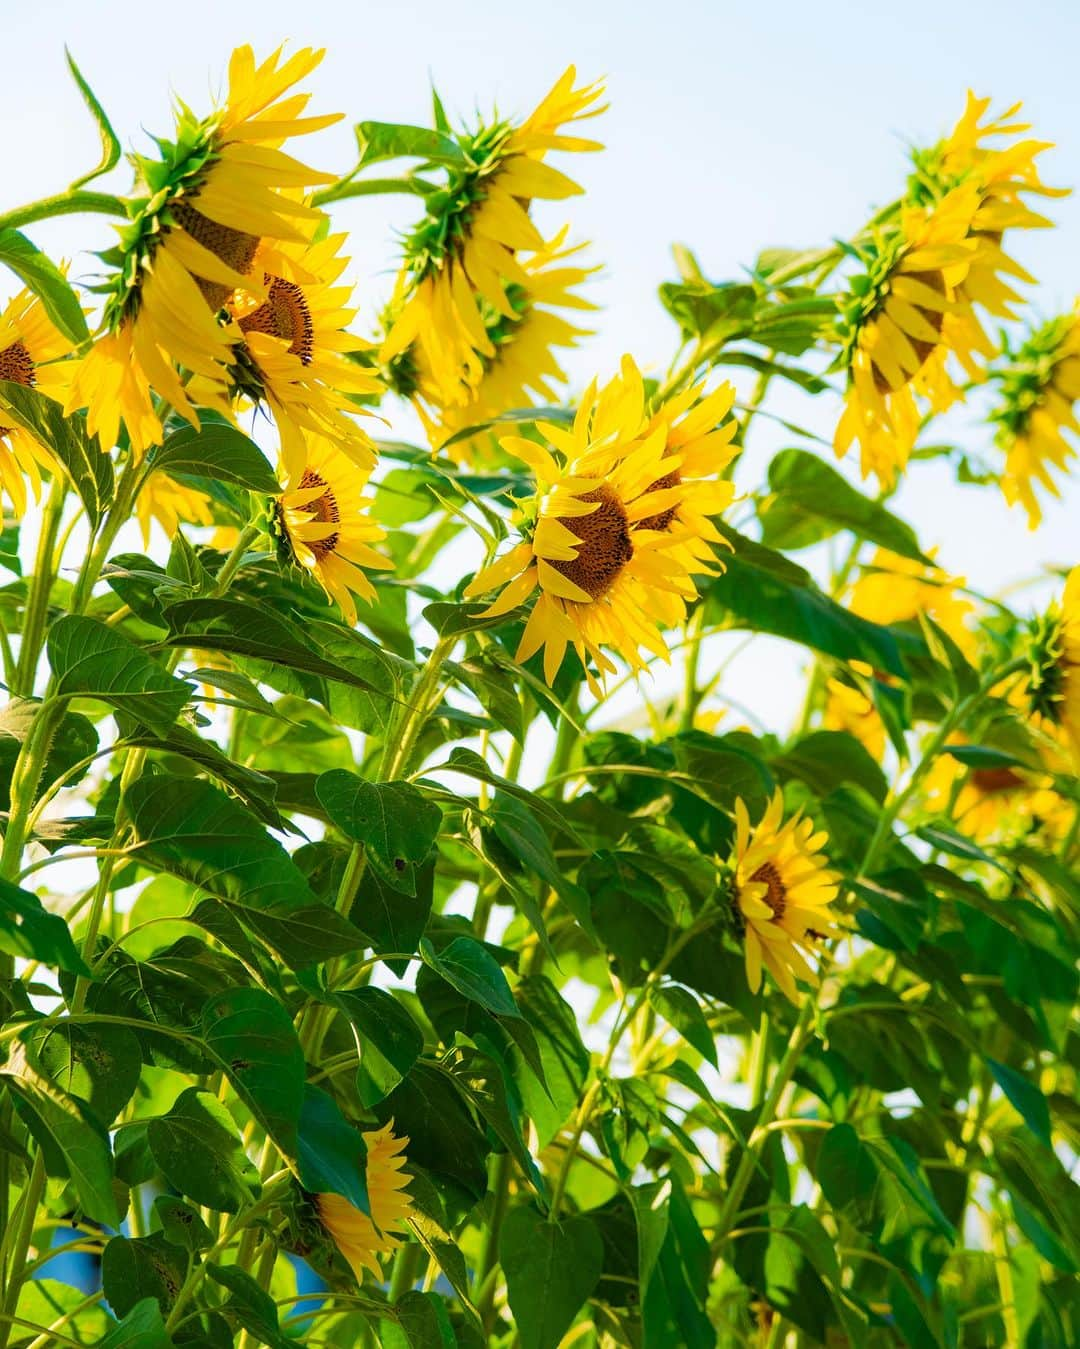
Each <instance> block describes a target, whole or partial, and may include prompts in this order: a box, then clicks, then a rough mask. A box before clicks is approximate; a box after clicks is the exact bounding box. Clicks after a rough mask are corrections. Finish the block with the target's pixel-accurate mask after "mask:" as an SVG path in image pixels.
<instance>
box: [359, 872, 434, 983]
mask: <svg viewBox="0 0 1080 1349" xmlns="http://www.w3.org/2000/svg"><path fill="white" fill-rule="evenodd" d="M434 886H435V863H434V859H433V860H431V861H429V862H427V863H425V865H424V866H422V867H421V868H420V869H419V871H417V873H416V894H415V895H407V894H405V893H404V892H403V891H401V890H397V889H395V888H394V887H393V886H392V885H391V884H390V883H389V881H385V880H384V879H383V877H382V873H381V872H380V871H377V870H376V869H375V868H374V867H368V868H367V869H366V870H365V872H364V875H363V878H362V879H361V881H360V889H359V891H358V893H357V896H356V902H355V903H354V904H353V906H352V910H351V912H350V914H349V918H350V920H351V921H352V922H353V923H355V924H356V926H357V927H358V928H359V929H360V930H361V931H362V932H365V933H366V934H367V936H368V937H369V938H370V940H371V945H372V947H373V948H374V950H375V951H377V952H379V953H380V954H382V953H384V952H390V951H399V952H400V951H405V952H409V951H415V950H416V944H417V942H418V941H419V940H420V938H421V936H422V935H423V932H424V929H425V928H426V927H427V923H428V919H429V918H430V917H431V907H432V901H433V898H434ZM391 968H394V969H398V970H399V972H400V970H401V969H403V968H404V965H403V964H402V965H399V963H398V962H395V961H392V962H391Z"/></svg>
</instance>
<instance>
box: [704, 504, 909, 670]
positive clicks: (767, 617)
mask: <svg viewBox="0 0 1080 1349" xmlns="http://www.w3.org/2000/svg"><path fill="white" fill-rule="evenodd" d="M718 528H719V529H720V532H721V533H722V534H723V535H724V537H725V538H726V539H727V540H728V541H729V542H730V543H731V544H732V547H733V551H731V552H728V551H727V550H725V551H724V552H723V553H722V554H721V557H722V560H723V563H724V573H723V575H722V576H716V577H714V578H713V579H712V580H711V581H710V582H709V584H708V585H707V586H706V587H705V589H704V592H703V593H704V595H705V599H706V602H707V604H708V606H709V611H710V616H711V617H713V618H717V619H722V620H723V621H725V622H727V623H728V624H729V625H730V626H731V627H735V628H748V629H749V630H750V631H751V632H767V633H772V634H773V636H776V637H785V638H787V640H788V641H792V642H798V643H799V644H800V645H802V646H808V647H810V648H812V649H813V650H815V651H821V652H824V654H825V655H827V656H835V657H836V658H837V660H844V661H852V660H861V661H865V662H866V663H867V664H868V665H871V666H873V667H874V669H876V670H887V671H888V672H889V673H890V674H894V675H903V673H904V667H903V664H902V662H901V659H900V646H899V641H898V636H897V634H895V633H894V632H893V631H892V630H891V629H889V628H884V627H881V626H880V625H879V624H877V623H871V622H870V621H869V620H868V619H865V618H859V617H858V616H857V615H855V614H852V613H849V612H848V610H847V609H844V608H842V607H841V606H840V605H839V604H837V603H836V602H835V601H834V600H831V599H829V598H828V596H827V595H825V594H823V593H822V591H821V590H819V589H818V587H817V586H816V585H815V584H814V582H813V581H812V580H811V578H810V576H809V573H807V572H805V571H804V570H803V569H802V568H801V567H797V566H795V564H794V563H792V562H789V561H788V560H787V559H786V558H784V557H782V556H781V555H780V554H779V553H775V552H773V550H772V549H770V548H765V547H763V546H762V545H761V544H759V543H754V542H753V541H752V540H750V539H747V538H745V537H744V536H743V535H741V534H737V533H736V532H735V530H733V529H731V528H729V527H728V526H727V525H724V524H722V523H721V524H719V525H718ZM910 640H911V641H915V640H916V639H910Z"/></svg>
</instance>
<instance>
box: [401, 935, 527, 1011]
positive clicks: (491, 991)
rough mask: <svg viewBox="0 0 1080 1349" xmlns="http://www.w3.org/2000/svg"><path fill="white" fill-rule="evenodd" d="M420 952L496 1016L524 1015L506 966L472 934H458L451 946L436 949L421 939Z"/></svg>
mask: <svg viewBox="0 0 1080 1349" xmlns="http://www.w3.org/2000/svg"><path fill="white" fill-rule="evenodd" d="M420 954H421V956H422V957H423V960H424V963H425V964H426V965H429V966H430V967H431V968H432V969H433V970H434V971H435V973H436V974H439V975H441V976H442V977H443V978H444V979H445V980H446V982H447V983H448V984H450V985H451V986H452V987H454V988H456V989H457V991H458V992H459V993H460V994H461V995H462V996H463V997H465V998H468V999H469V1000H470V1001H471V1002H477V1003H479V1004H480V1006H481V1007H483V1008H485V1010H487V1011H489V1012H491V1013H493V1014H494V1015H495V1016H510V1017H518V1016H520V1015H521V1013H520V1012H519V1011H518V1005H517V1003H516V1002H515V1001H514V995H513V994H512V993H511V992H510V985H509V984H508V983H507V982H506V975H505V974H503V972H502V967H501V966H500V964H499V962H498V961H497V960H496V959H495V957H494V956H493V955H492V954H491V952H490V951H488V950H487V948H486V947H485V946H484V944H483V943H482V942H478V941H476V940H474V939H473V938H472V937H455V938H454V940H453V941H452V942H450V944H449V945H448V946H444V947H443V949H442V950H441V951H436V950H435V948H434V947H433V946H432V944H431V942H429V941H428V940H427V938H426V937H425V938H423V939H422V940H421V942H420Z"/></svg>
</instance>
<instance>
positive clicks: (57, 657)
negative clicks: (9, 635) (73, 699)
mask: <svg viewBox="0 0 1080 1349" xmlns="http://www.w3.org/2000/svg"><path fill="white" fill-rule="evenodd" d="M46 649H47V650H48V653H49V664H50V666H51V667H52V671H53V674H54V675H55V676H56V692H57V693H59V694H82V695H84V696H86V697H88V698H99V699H100V700H101V701H102V702H105V703H108V704H109V705H110V706H112V707H115V708H116V709H117V710H118V711H120V712H126V713H128V714H129V715H130V716H132V717H135V718H136V720H138V721H141V722H142V723H144V724H145V725H146V726H149V727H150V729H151V730H152V731H156V732H157V733H158V734H159V735H165V734H167V733H168V731H169V729H170V727H171V726H172V724H173V722H174V721H175V720H176V718H177V717H178V716H179V715H180V709H181V708H182V707H183V706H184V705H185V704H186V703H187V701H188V699H189V697H190V696H191V685H190V684H186V683H184V681H183V680H181V679H176V678H174V676H173V675H171V674H169V673H168V671H167V670H165V669H164V668H163V667H162V666H160V665H159V664H158V663H157V661H155V660H153V659H151V657H150V656H148V655H147V654H146V652H145V651H143V650H141V649H140V648H139V647H137V646H136V645H135V644H134V642H129V641H128V639H127V638H126V637H124V636H122V635H121V634H120V633H119V632H117V631H116V629H115V628H109V627H106V626H105V624H104V623H99V622H98V621H97V619H95V618H85V617H82V616H80V615H76V614H65V615H64V616H63V617H62V618H59V619H57V621H56V622H55V623H54V624H53V625H52V627H51V628H50V629H49V637H48V641H47V643H46Z"/></svg>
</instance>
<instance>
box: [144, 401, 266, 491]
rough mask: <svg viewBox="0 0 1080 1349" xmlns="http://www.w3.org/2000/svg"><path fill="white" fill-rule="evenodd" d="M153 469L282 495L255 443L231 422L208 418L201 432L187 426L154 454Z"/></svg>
mask: <svg viewBox="0 0 1080 1349" xmlns="http://www.w3.org/2000/svg"><path fill="white" fill-rule="evenodd" d="M150 465H151V467H152V468H153V469H154V470H155V471H158V472H161V473H167V474H168V475H169V476H170V477H175V476H176V475H177V474H178V473H193V474H195V475H196V476H198V477H202V478H212V479H213V480H214V481H215V482H227V483H231V484H232V485H233V486H234V487H246V488H247V490H248V491H249V492H259V493H261V494H262V495H263V496H276V495H277V494H278V493H279V492H280V491H281V484H280V483H279V482H278V480H277V475H276V474H275V473H274V470H273V469H272V468H271V467H270V464H269V462H268V460H267V458H266V456H265V455H264V454H263V452H262V450H260V449H259V447H258V445H256V444H255V442H254V441H253V440H251V439H249V438H248V437H247V436H245V435H244V433H243V432H242V431H238V430H237V429H236V427H235V426H230V425H229V424H228V422H215V421H212V420H210V419H209V418H206V417H204V419H203V421H202V425H201V426H200V427H198V428H196V427H194V426H184V427H181V429H180V430H179V431H174V432H173V433H172V435H170V436H166V438H165V441H164V443H163V444H161V445H160V446H159V447H158V448H157V449H155V450H154V451H153V452H152V453H151V456H150Z"/></svg>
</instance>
